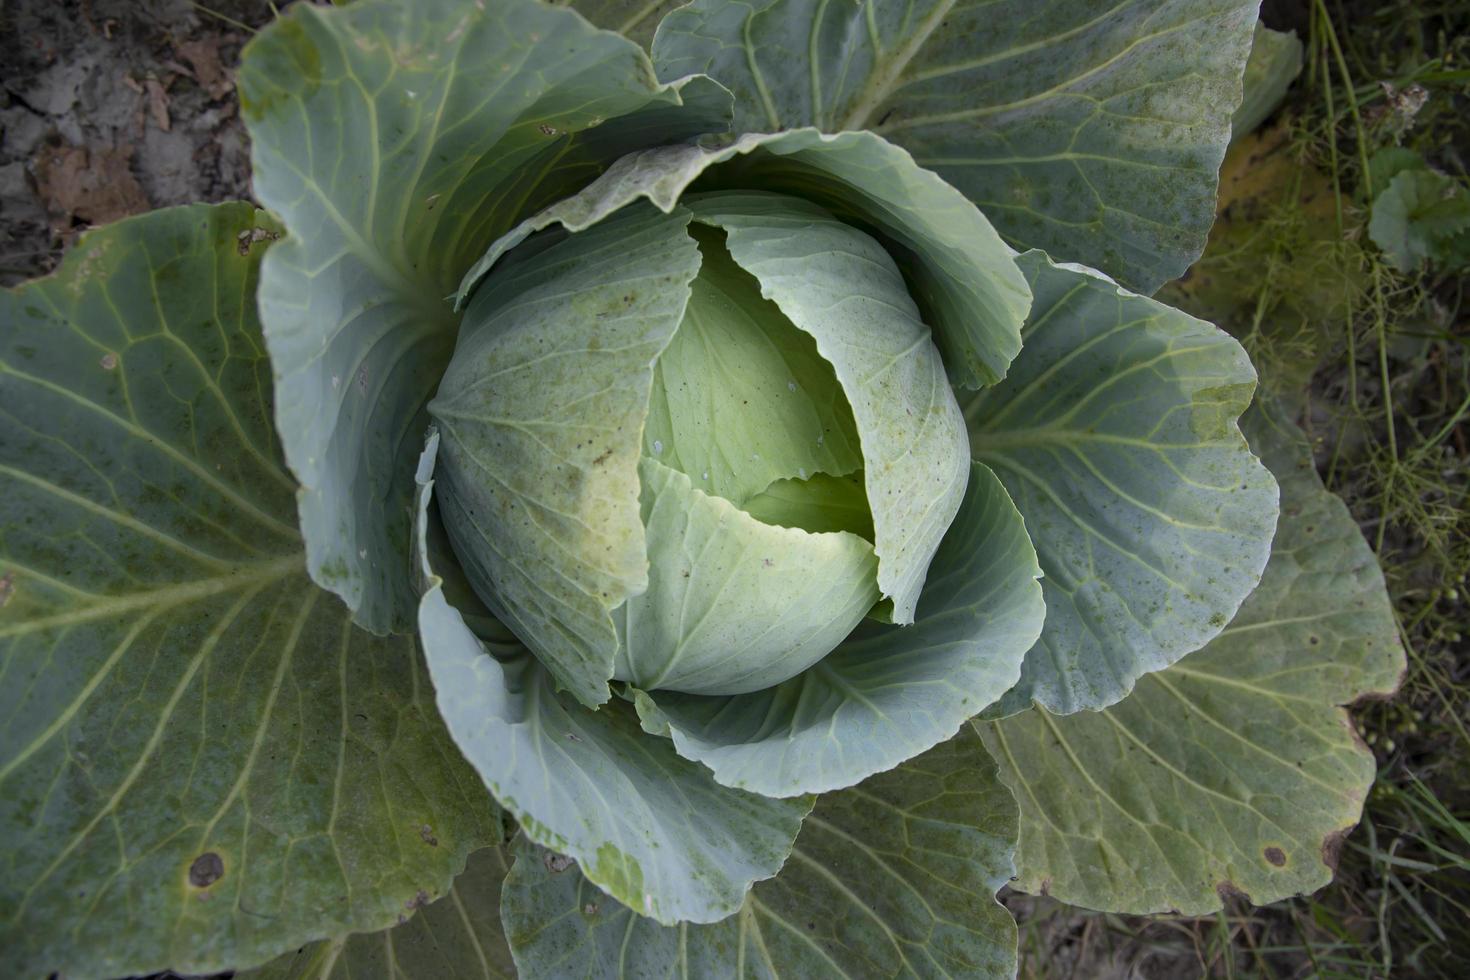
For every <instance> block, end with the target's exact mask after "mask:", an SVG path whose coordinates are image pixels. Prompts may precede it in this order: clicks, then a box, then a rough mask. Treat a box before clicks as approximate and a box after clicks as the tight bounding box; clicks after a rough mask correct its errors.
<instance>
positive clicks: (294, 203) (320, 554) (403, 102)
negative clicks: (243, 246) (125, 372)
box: [239, 0, 729, 632]
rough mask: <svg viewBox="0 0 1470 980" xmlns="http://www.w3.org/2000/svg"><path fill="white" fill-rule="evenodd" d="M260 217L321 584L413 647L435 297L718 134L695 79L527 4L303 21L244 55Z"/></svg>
mask: <svg viewBox="0 0 1470 980" xmlns="http://www.w3.org/2000/svg"><path fill="white" fill-rule="evenodd" d="M239 77H240V111H241V115H242V116H243V117H244V119H245V122H246V125H247V128H248V129H249V131H250V139H251V146H252V155H251V161H252V164H253V182H254V189H255V194H256V197H257V198H258V199H259V200H260V201H261V203H263V204H264V205H265V206H266V207H268V208H270V209H271V210H273V211H274V212H275V213H276V214H278V215H279V216H280V218H281V219H282V221H283V222H284V223H285V225H286V228H287V230H288V232H289V234H288V235H287V237H286V239H285V240H284V241H282V242H280V243H279V247H278V248H275V249H272V250H271V253H270V255H269V256H268V257H267V259H266V262H265V266H264V268H263V270H262V273H261V288H260V307H261V315H262V319H263V321H264V325H265V334H266V342H267V345H268V347H269V349H270V354H271V359H272V362H273V364H274V366H275V377H276V394H277V403H278V404H277V412H276V421H277V423H278V425H279V427H280V431H281V433H282V441H283V443H284V449H285V454H286V459H287V461H288V462H289V463H290V466H291V469H292V472H294V473H295V474H296V476H297V478H298V479H299V480H300V481H301V485H302V491H301V500H300V519H301V526H302V529H303V532H304V534H305V537H306V542H307V557H308V564H309V566H310V569H311V574H312V577H313V578H314V579H315V580H316V581H317V582H319V583H321V584H322V585H323V586H324V587H326V588H329V589H331V590H332V591H334V592H336V593H337V594H338V595H340V596H342V598H343V599H344V600H345V601H346V602H347V604H348V605H349V606H350V607H351V608H352V609H353V611H354V614H355V616H356V618H357V621H358V622H359V623H362V624H363V625H365V626H367V627H368V628H370V629H372V630H374V631H377V632H384V631H387V630H390V629H394V630H402V631H406V630H408V629H409V628H410V627H411V625H412V622H413V617H414V607H415V604H416V602H417V599H418V596H417V595H416V594H415V593H414V591H413V587H412V584H411V583H412V580H413V565H412V563H411V561H410V560H409V541H410V538H411V528H412V509H413V508H412V502H413V471H414V461H415V460H416V459H417V457H418V453H419V450H420V449H422V448H423V435H424V430H425V428H426V426H427V417H426V416H425V414H424V406H425V404H426V403H427V402H428V400H429V398H430V397H431V396H432V394H433V392H434V386H435V385H436V384H438V382H439V377H440V375H441V374H442V373H443V372H444V367H445V365H446V364H447V363H448V360H449V355H450V352H451V351H452V350H453V347H454V340H455V331H456V329H457V325H458V317H457V316H456V315H455V314H454V313H453V311H452V309H451V307H450V305H449V304H448V303H447V302H446V301H445V300H446V297H448V296H449V294H451V293H452V292H453V291H454V286H455V284H456V283H457V282H459V279H460V277H461V276H462V275H463V274H464V272H465V270H466V269H467V268H469V266H470V264H471V263H472V262H473V261H474V260H475V259H476V258H477V257H478V256H479V255H480V254H481V253H483V252H484V250H485V249H486V248H487V247H488V246H489V245H490V243H491V242H493V241H495V240H496V239H497V238H498V237H500V235H502V234H503V233H504V232H505V231H506V230H507V229H509V228H511V227H512V226H514V225H515V223H516V222H518V221H520V220H521V219H522V218H524V217H526V216H527V215H530V214H534V213H536V212H537V211H539V210H540V209H542V208H544V207H546V206H547V205H549V204H551V203H552V202H554V201H557V200H560V199H561V198H563V197H565V196H566V195H568V194H570V193H573V192H575V191H577V190H578V189H580V188H581V187H582V186H583V185H584V184H585V183H586V182H587V181H589V180H591V179H592V178H593V177H595V176H596V175H597V174H598V173H599V172H600V171H601V170H602V168H603V167H605V166H606V165H607V164H608V163H610V162H612V161H613V160H615V159H617V158H618V157H619V156H621V155H622V154H624V153H626V152H628V151H629V150H633V149H637V148H641V147H645V146H648V145H651V144H652V145H657V144H661V143H666V142H674V141H678V140H681V139H686V138H691V137H693V136H696V135H698V134H701V133H707V132H719V131H722V130H723V129H724V128H725V120H726V119H727V111H728V104H729V103H728V99H729V97H728V94H726V93H724V92H723V91H722V90H721V89H720V88H719V86H717V85H714V84H713V83H711V82H710V81H709V80H708V79H692V80H688V81H687V82H683V83H680V84H678V85H674V86H669V87H662V86H659V85H658V83H657V81H656V80H655V79H654V77H653V72H652V68H651V67H650V66H649V64H648V59H647V57H646V56H645V55H644V53H643V52H642V51H641V50H639V48H638V47H637V46H636V45H634V44H633V43H631V42H629V41H627V40H624V39H622V38H619V37H617V36H615V35H613V34H609V33H607V32H603V31H598V30H595V29H594V28H592V27H591V26H590V25H589V24H588V23H587V22H586V21H585V20H583V19H582V18H581V17H579V16H577V15H576V14H574V13H572V12H571V11H569V10H565V9H553V8H551V7H548V6H545V5H544V4H541V3H537V2H533V0H496V2H494V3H488V4H487V3H477V2H472V0H414V2H412V3H405V2H398V0H358V2H357V3H353V4H350V5H348V6H344V7H336V8H326V7H320V6H317V5H315V4H306V3H302V4H296V5H294V6H292V7H291V9H290V10H289V11H287V12H286V14H285V15H284V16H283V17H280V18H278V19H277V20H275V21H274V22H273V23H272V24H271V25H270V26H269V27H268V28H266V29H265V30H263V31H261V33H260V34H259V35H258V36H257V37H256V38H255V39H254V40H253V41H252V42H251V43H250V44H249V45H248V46H247V47H246V49H245V53H244V57H243V63H242V65H241V68H240V76H239Z"/></svg>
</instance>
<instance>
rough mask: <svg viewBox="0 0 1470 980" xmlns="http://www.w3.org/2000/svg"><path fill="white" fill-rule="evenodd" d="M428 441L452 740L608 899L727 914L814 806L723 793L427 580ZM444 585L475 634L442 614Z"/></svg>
mask: <svg viewBox="0 0 1470 980" xmlns="http://www.w3.org/2000/svg"><path fill="white" fill-rule="evenodd" d="M438 439H439V437H438V434H437V433H435V434H432V435H431V436H430V437H429V444H428V447H427V448H426V449H425V451H424V453H423V458H422V460H421V461H420V466H419V470H418V484H419V497H418V507H419V510H418V521H417V530H416V541H417V546H416V547H417V551H418V560H419V563H420V573H421V575H422V583H423V589H424V596H423V600H422V602H421V604H420V608H419V631H420V635H421V637H422V639H423V644H424V652H425V655H426V656H427V658H428V662H429V672H430V674H431V675H432V676H433V679H434V687H435V690H436V691H437V694H438V704H439V711H440V714H442V715H443V717H444V720H445V723H446V724H447V725H448V726H449V731H450V733H451V734H452V735H453V736H454V739H455V742H456V743H457V744H458V745H459V747H460V750H461V751H462V752H463V753H464V755H465V758H467V759H468V760H469V762H470V764H471V765H473V766H474V767H475V768H476V769H477V770H478V771H479V773H480V776H481V778H482V779H484V781H485V785H486V786H488V787H489V788H490V791H491V792H492V793H493V794H495V797H496V799H498V800H499V801H500V802H501V804H502V805H503V806H504V807H505V808H506V809H507V810H508V811H510V813H511V814H512V815H513V816H514V817H515V818H516V821H517V822H518V823H519V824H520V827H521V832H522V833H523V834H525V835H526V836H527V837H529V838H530V839H531V840H533V841H536V842H537V843H539V844H542V845H544V846H547V847H551V848H555V849H556V850H557V851H560V852H562V853H564V854H568V855H570V856H572V857H573V858H575V859H576V860H577V861H578V863H579V864H580V865H581V867H582V869H583V871H584V873H585V874H586V875H587V877H588V878H589V879H591V880H592V881H593V882H595V883H596V884H597V885H598V887H600V888H602V889H604V890H605V891H607V893H608V894H610V895H612V896H613V897H614V898H616V899H618V901H620V902H622V903H624V904H625V905H630V906H632V907H634V908H636V909H638V910H639V912H640V913H641V914H643V915H647V916H650V917H652V918H654V919H657V920H658V921H660V922H666V923H674V922H679V921H688V922H714V921H717V920H719V919H722V918H724V917H726V916H728V915H730V914H731V913H732V912H734V911H735V910H736V909H738V908H739V907H740V902H741V901H742V899H743V897H744V895H745V892H746V891H747V889H749V887H750V883H751V882H752V881H757V880H760V879H763V878H769V877H771V876H772V875H774V874H775V873H776V872H777V870H779V869H780V867H781V865H782V863H783V862H784V861H785V860H786V857H787V855H788V854H789V853H790V852H791V844H792V842H793V841H794V840H795V839H796V833H797V831H798V830H799V829H800V827H801V819H802V817H804V816H805V815H806V814H807V812H808V811H809V810H810V809H811V800H810V799H809V798H803V799H796V800H771V799H766V798H764V797H760V796H756V795H754V794H751V793H745V792H741V791H740V790H731V789H726V788H725V787H723V786H720V785H718V784H716V783H715V782H714V780H712V779H711V778H710V775H709V772H708V771H707V770H705V769H703V768H702V767H700V766H699V765H697V764H696V763H693V762H689V761H688V760H686V759H682V758H680V757H679V756H678V755H677V754H676V753H675V752H674V748H673V745H672V744H671V743H670V742H668V741H666V740H664V739H659V738H650V737H649V736H648V734H647V733H645V732H644V731H642V730H641V729H640V728H639V725H638V721H637V718H636V717H635V715H634V712H633V709H632V707H631V706H630V705H628V704H627V703H625V702H624V701H622V700H618V699H615V700H613V701H611V702H610V703H608V704H606V705H604V706H603V707H602V708H601V709H600V710H597V711H593V710H589V709H587V708H584V707H583V706H582V705H580V704H579V703H578V702H577V701H576V700H575V699H574V698H572V697H571V696H570V695H568V694H566V693H564V692H562V691H559V690H557V687H556V684H555V683H554V681H553V678H552V675H551V673H550V672H549V671H547V669H546V668H545V667H543V666H542V665H541V664H540V663H539V662H538V661H537V660H536V658H535V657H533V656H532V655H531V654H530V652H529V651H528V650H526V648H525V647H524V646H521V644H520V643H519V642H518V641H516V639H515V638H514V636H512V635H511V634H510V632H509V631H508V630H505V629H504V627H499V624H496V623H495V622H494V621H493V620H491V619H489V618H488V617H486V616H484V615H483V614H482V613H481V611H480V610H477V609H474V608H473V604H472V600H471V599H470V597H469V595H468V594H467V590H465V589H464V588H463V587H462V585H461V584H460V583H457V582H455V581H453V580H452V579H451V580H450V581H449V582H446V581H445V580H444V579H441V578H440V576H439V575H436V574H435V572H434V568H437V567H440V566H442V565H444V564H445V563H443V562H440V561H434V562H433V563H432V566H431V557H430V556H431V552H430V548H429V546H430V544H431V543H433V541H434V540H435V538H436V535H434V534H433V532H432V526H431V524H432V521H433V520H434V519H435V518H436V515H434V514H432V513H431V512H430V509H429V505H430V500H431V493H432V489H433V480H432V475H433V471H434V458H435V455H436V453H437V451H438ZM440 557H442V556H440ZM449 564H451V565H452V562H451V563H449ZM446 571H448V568H446ZM451 589H452V590H453V594H454V597H455V601H456V602H458V603H464V604H465V605H466V606H467V607H468V608H467V609H466V612H467V613H469V614H470V616H469V620H470V621H471V622H475V623H476V624H477V625H478V628H479V630H480V632H481V633H483V634H485V635H484V636H483V637H482V636H477V635H476V634H475V633H474V632H471V630H470V628H469V626H468V625H467V624H466V617H465V616H463V615H461V613H460V612H459V610H458V609H456V608H455V607H454V606H452V605H450V602H449V598H448V595H449V593H450V590H451ZM492 630H493V631H494V632H493V633H492Z"/></svg>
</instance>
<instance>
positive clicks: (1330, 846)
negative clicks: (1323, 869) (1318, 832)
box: [1322, 827, 1353, 871]
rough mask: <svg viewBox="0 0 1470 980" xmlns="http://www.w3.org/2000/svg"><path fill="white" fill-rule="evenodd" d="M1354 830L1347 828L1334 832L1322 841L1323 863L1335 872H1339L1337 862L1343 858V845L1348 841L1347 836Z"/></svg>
mask: <svg viewBox="0 0 1470 980" xmlns="http://www.w3.org/2000/svg"><path fill="white" fill-rule="evenodd" d="M1352 829H1353V828H1351V827H1345V828H1344V829H1342V830H1334V831H1333V832H1332V833H1330V834H1328V835H1327V836H1326V837H1324V838H1323V839H1322V863H1323V864H1325V865H1327V867H1329V868H1331V869H1332V870H1333V871H1336V870H1337V861H1338V859H1339V858H1340V857H1342V844H1343V841H1345V840H1347V835H1348V833H1349V832H1351V831H1352Z"/></svg>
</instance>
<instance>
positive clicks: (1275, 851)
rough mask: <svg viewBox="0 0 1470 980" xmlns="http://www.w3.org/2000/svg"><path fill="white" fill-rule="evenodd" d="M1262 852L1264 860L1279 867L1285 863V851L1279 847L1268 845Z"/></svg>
mask: <svg viewBox="0 0 1470 980" xmlns="http://www.w3.org/2000/svg"><path fill="white" fill-rule="evenodd" d="M1263 853H1264V854H1265V855H1266V860H1267V861H1269V862H1271V863H1272V864H1274V865H1275V866H1276V867H1278V868H1280V867H1284V866H1285V865H1286V852H1285V851H1283V850H1282V849H1281V848H1279V847H1268V848H1266V850H1265V851H1264V852H1263Z"/></svg>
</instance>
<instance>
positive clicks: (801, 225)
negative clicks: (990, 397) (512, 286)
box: [686, 191, 970, 625]
mask: <svg viewBox="0 0 1470 980" xmlns="http://www.w3.org/2000/svg"><path fill="white" fill-rule="evenodd" d="M686 206H687V207H689V208H690V210H692V211H693V212H694V217H695V220H696V221H700V222H706V223H709V224H713V225H716V226H718V227H720V228H723V229H724V230H725V243H726V246H727V247H728V248H729V250H730V254H731V255H732V256H734V258H735V261H736V262H738V263H740V265H741V267H743V268H744V269H745V270H746V271H747V272H749V273H751V274H752V275H753V276H755V277H756V279H758V280H759V281H760V285H761V294H762V295H763V296H765V297H766V298H767V299H771V300H774V301H775V302H776V305H777V306H779V307H780V308H781V311H782V312H783V313H785V314H786V316H788V317H789V318H790V319H791V322H792V323H794V324H795V325H796V326H797V327H799V328H800V329H801V330H803V331H805V332H806V333H808V334H810V335H811V336H812V338H813V339H814V340H816V343H817V350H819V351H821V353H822V356H823V357H825V358H826V359H827V361H828V363H830V364H831V365H832V366H833V368H834V369H835V371H836V374H837V379H838V381H840V382H841V384H842V390H843V391H844V392H845V393H846V396H847V402H848V404H850V405H851V406H852V416H853V419H854V421H855V424H856V426H857V434H858V439H859V440H860V441H861V443H862V453H863V473H864V483H865V485H866V488H867V493H868V505H869V507H870V509H871V511H872V515H873V531H874V537H873V545H874V550H875V551H876V552H877V555H878V588H879V590H880V591H881V592H882V593H883V595H884V597H885V598H888V599H891V600H892V603H893V614H892V618H893V621H894V622H896V623H899V624H902V625H907V624H909V623H912V622H913V621H914V607H915V606H916V605H917V604H918V601H919V592H920V590H921V589H922V588H923V586H924V575H925V573H926V572H927V571H928V570H929V562H930V559H932V558H933V557H934V552H935V551H936V550H937V549H938V548H939V542H940V540H941V539H942V538H943V537H944V532H945V530H946V529H947V528H948V527H949V524H950V521H951V520H953V519H954V515H955V512H956V511H957V510H959V506H960V500H961V499H962V498H963V497H964V493H965V481H966V480H967V479H968V478H969V475H970V465H969V459H968V455H967V452H966V450H967V449H968V448H969V440H968V438H967V437H966V435H965V420H964V417H963V416H962V415H961V414H960V408H959V405H957V404H956V403H955V397H954V392H953V391H952V390H951V389H950V387H949V384H948V382H947V381H946V380H945V371H944V362H943V360H942V359H941V358H940V356H939V351H938V349H937V348H936V347H935V346H934V344H933V343H932V341H931V338H930V333H929V328H928V327H927V326H926V325H925V324H924V322H923V321H922V320H921V319H920V318H919V310H918V307H917V306H916V305H915V304H914V301H913V299H912V298H910V296H909V294H908V291H907V289H906V287H905V283H904V281H903V277H902V276H901V275H900V274H899V271H898V267H897V266H895V265H894V263H893V260H892V259H891V258H890V257H889V256H888V253H887V252H885V251H883V247H882V246H881V245H879V244H878V242H876V241H875V240H873V239H872V238H871V237H869V236H867V235H864V234H862V233H861V232H858V231H857V230H855V229H854V228H852V227H851V226H850V225H846V224H844V223H843V222H841V221H838V220H837V219H836V218H834V217H833V216H832V215H831V214H829V213H828V212H826V211H824V210H823V209H822V208H820V207H818V206H817V205H815V204H812V203H811V202H809V201H802V200H800V199H797V198H791V197H789V196H785V195H773V194H761V193H753V192H750V191H745V192H737V191H727V192H724V193H716V194H701V195H695V196H693V197H691V198H689V199H688V200H687V201H686ZM802 475H803V476H805V474H802ZM835 475H840V474H835Z"/></svg>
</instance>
